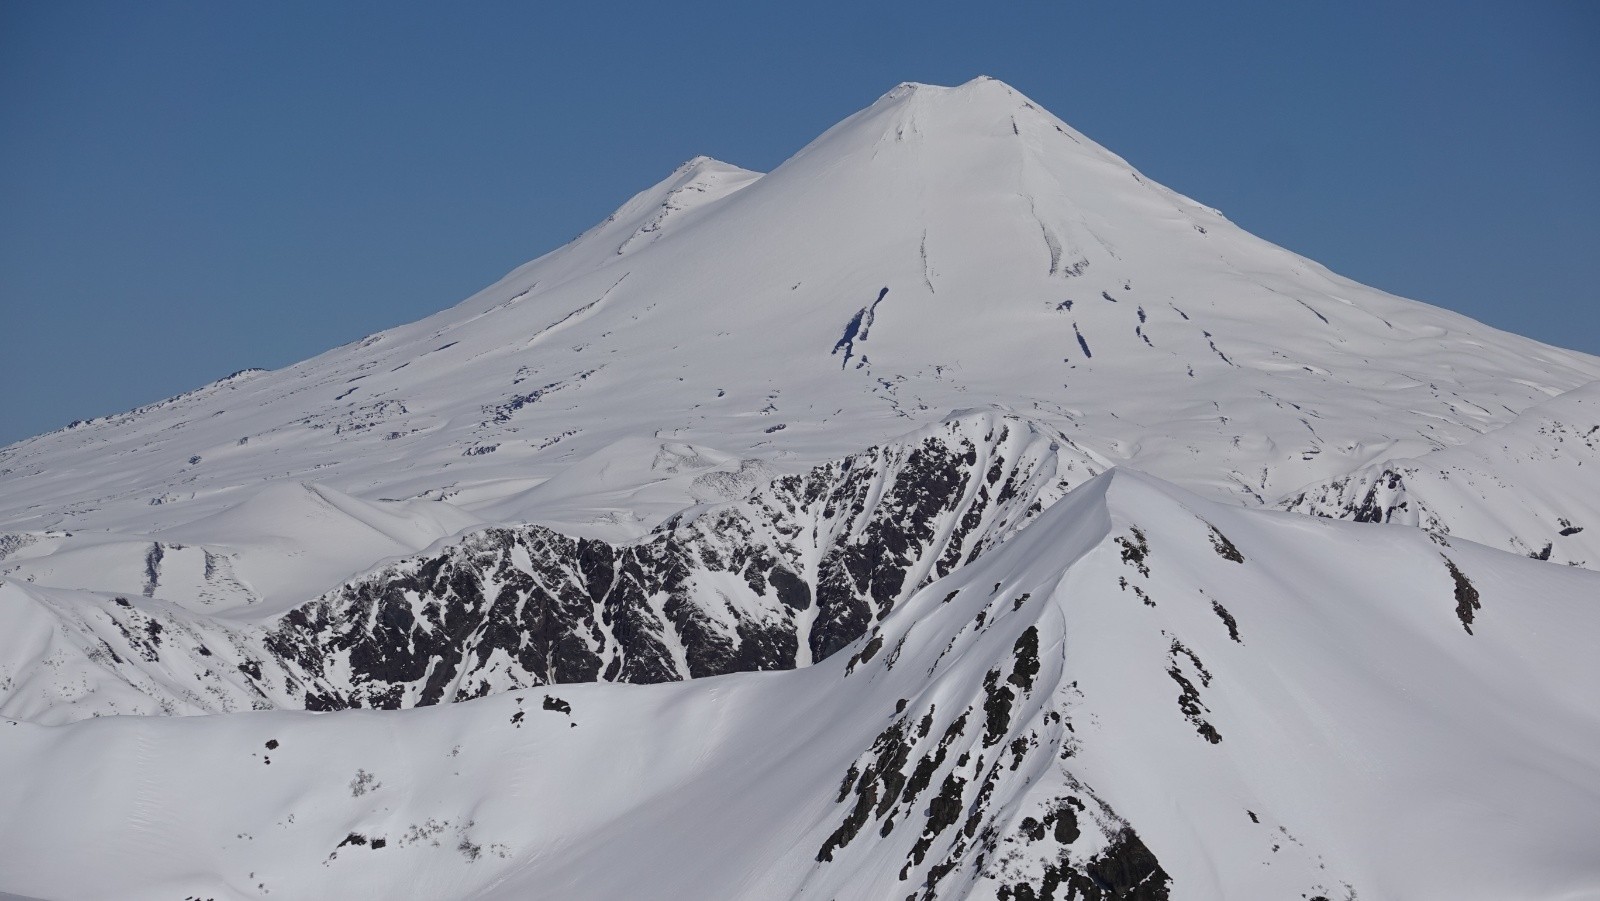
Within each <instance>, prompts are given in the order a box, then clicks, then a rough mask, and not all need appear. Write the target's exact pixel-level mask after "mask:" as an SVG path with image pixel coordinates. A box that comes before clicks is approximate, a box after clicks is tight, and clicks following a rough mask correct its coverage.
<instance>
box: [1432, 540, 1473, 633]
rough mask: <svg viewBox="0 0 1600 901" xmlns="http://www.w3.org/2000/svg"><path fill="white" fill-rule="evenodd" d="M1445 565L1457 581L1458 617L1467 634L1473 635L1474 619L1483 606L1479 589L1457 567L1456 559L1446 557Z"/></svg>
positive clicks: (1452, 577) (1451, 576)
mask: <svg viewBox="0 0 1600 901" xmlns="http://www.w3.org/2000/svg"><path fill="white" fill-rule="evenodd" d="M1440 556H1443V555H1440ZM1444 565H1445V566H1446V567H1447V568H1448V569H1449V570H1450V578H1451V579H1453V580H1454V581H1455V595H1456V619H1459V620H1461V628H1463V629H1466V630H1467V634H1468V635H1471V634H1472V620H1473V618H1474V616H1475V615H1476V612H1477V611H1478V610H1479V609H1480V608H1482V607H1483V604H1482V603H1481V602H1480V601H1479V600H1478V589H1477V587H1476V586H1474V585H1473V584H1472V582H1471V581H1470V580H1468V579H1467V577H1466V575H1465V574H1463V573H1462V572H1461V570H1460V569H1458V568H1457V567H1456V564H1455V561H1453V560H1451V559H1450V558H1449V557H1444Z"/></svg>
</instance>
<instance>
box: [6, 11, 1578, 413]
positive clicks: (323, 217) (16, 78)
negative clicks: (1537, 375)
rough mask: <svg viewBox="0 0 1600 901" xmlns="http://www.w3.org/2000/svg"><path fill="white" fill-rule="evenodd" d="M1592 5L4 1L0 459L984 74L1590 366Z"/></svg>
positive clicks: (1287, 228)
mask: <svg viewBox="0 0 1600 901" xmlns="http://www.w3.org/2000/svg"><path fill="white" fill-rule="evenodd" d="M1597 48H1600V3H1596V2H1592V0H1522V2H1511V0H1503V2H1495V3H1489V2H1474V0H1452V2H1449V3H1441V2H1438V0H1427V2H1401V0H1395V2H1385V3H1360V2H1355V3H1352V2H1344V3H1284V2H1281V0H1274V2H1211V3H1195V2H1190V0H1184V2H1155V0H1026V2H1000V0H997V2H991V3H975V2H970V0H969V2H965V3H959V4H954V3H943V2H927V0H925V2H919V3H908V2H900V3H864V2H848V3H833V2H814V3H785V4H767V3H748V2H744V3H735V2H727V3H698V4H691V3H658V2H651V3H645V2H638V3H631V2H611V3H560V4H558V3H544V2H525V3H499V2H487V0H474V2H470V3H449V4H445V3H438V4H431V5H421V4H408V3H398V2H383V3H366V2H356V0H339V2H335V3H325V2H293V0H274V2H271V3H244V2H210V0H206V2H193V3H168V2H153V0H140V2H137V3H129V2H120V0H118V2H96V3H85V2H73V0H32V2H18V0H0V335H4V337H5V346H4V350H3V352H0V380H3V382H4V389H3V391H0V443H3V442H6V441H12V440H16V439H20V438H23V437H26V436H28V435H31V434H35V433H38V432H42V431H47V430H50V429H53V428H57V427H60V426H63V425H65V424H66V423H68V422H69V421H71V420H73V419H79V418H88V417H92V416H97V415H103V414H106V413H111V412H116V411H119V410H123V409H127V408H129V407H132V406H136V405H138V404H141V403H147V402H150V401H155V400H158V399H161V398H163V397H167V396H170V395H172V394H176V393H179V392H181V391H185V390H188V389H190V388H194V387H198V386H199V385H201V384H204V383H206V382H208V381H211V380H213V379H216V378H218V377H220V376H223V375H226V374H228V373H230V372H233V371H234V370H237V369H242V368H245V367H249V366H260V367H266V368H275V367H280V366H284V365H288V364H290V363H293V362H295V361H297V360H300V359H303V358H306V357H309V356H312V355H314V354H316V353H318V352H320V351H322V350H325V349H327V348H330V347H333V346H335V345H338V344H341V343H343V342H346V341H349V340H352V339H355V338H359V337H361V336H363V335H365V334H368V333H370V332H373V331H376V330H379V329H382V328H387V327H389V326H393V325H397V324H400V323H402V322H407V321H410V320H413V319H416V318H419V317H421V316H423V315H425V314H428V313H431V312H434V311H436V310H439V309H443V308H445V307H447V306H450V305H452V304H454V303H455V302H457V301H459V300H461V299H462V298H464V297H466V296H467V295H468V294H471V293H472V292H473V291H475V290H477V289H478V288H481V287H483V286H484V285H487V284H489V283H490V282H493V281H494V280H496V279H497V278H498V277H499V276H501V275H502V274H504V273H505V272H506V271H508V270H510V269H511V268H513V267H514V266H516V265H517V264H519V263H521V262H523V261H525V260H528V259H531V258H533V257H535V256H537V255H539V254H541V253H543V252H545V251H547V250H550V249H552V248H554V247H556V246H558V245H560V244H562V243H564V242H565V241H567V240H569V239H570V238H572V237H573V236H574V235H576V234H577V233H579V232H580V231H582V230H584V229H585V228H587V227H589V226H590V225H592V224H594V223H595V222H596V221H598V220H599V219H601V218H603V217H604V216H605V215H606V214H608V213H609V212H610V211H611V210H612V209H613V208H614V207H615V206H616V205H617V204H619V203H620V202H621V201H622V200H624V199H626V198H627V197H628V196H629V195H631V194H633V193H634V192H636V191H638V190H640V189H642V188H644V187H646V186H648V185H650V184H652V183H653V182H655V181H657V180H659V179H660V178H662V177H664V176H665V175H666V174H667V172H669V171H670V170H671V169H672V168H673V167H674V166H676V165H677V164H678V163H680V162H682V161H683V160H685V159H687V158H689V157H691V156H695V155H697V154H707V155H709V156H714V157H717V158H719V159H723V160H727V161H729V162H732V163H736V164H739V165H742V166H746V167H748V168H753V169H761V170H767V169H770V168H772V167H773V166H775V165H777V164H778V163H780V162H782V161H783V159H784V158H786V157H787V156H788V155H789V154H791V153H793V152H794V151H795V150H798V149H799V148H800V147H801V146H802V145H803V144H805V143H806V142H807V141H808V140H810V139H811V138H812V137H814V136H816V135H817V134H818V133H819V132H821V131H822V130H823V129H825V128H827V127H828V126H829V125H831V124H833V123H834V122H835V121H837V120H839V119H841V118H843V117H844V116H846V115H848V114H850V113H851V112H854V111H855V110H857V109H859V108H860V107H863V106H865V105H867V104H869V103H871V102H872V101H873V100H874V99H875V98H876V97H877V96H878V95H880V94H882V93H883V92H884V91H886V90H888V89H889V88H890V87H892V86H894V85H895V84H897V83H898V82H901V81H923V82H930V83H934V84H956V83H960V82H963V81H966V80H968V79H969V78H971V77H973V76H974V75H978V74H988V75H993V76H995V77H997V78H1001V79H1003V80H1005V81H1007V82H1009V83H1011V84H1012V85H1013V86H1015V87H1016V88H1018V89H1019V90H1021V91H1022V92H1023V93H1025V94H1028V95H1030V96H1031V97H1033V98H1034V99H1035V100H1037V101H1038V102H1040V103H1041V104H1043V105H1044V106H1045V107H1046V108H1048V109H1050V110H1051V111H1052V112H1054V113H1056V114H1057V115H1059V116H1061V117H1062V118H1063V119H1065V120H1067V121H1068V122H1070V123H1071V124H1072V125H1073V126H1074V127H1076V128H1078V129H1079V130H1080V131H1083V132H1084V133H1086V134H1088V135H1089V136H1090V137H1092V138H1094V139H1095V140H1097V141H1099V142H1100V143H1102V144H1104V145H1106V146H1107V147H1109V148H1110V149H1111V150H1112V151H1114V152H1116V153H1118V154H1120V155H1122V156H1123V157H1125V158H1126V159H1128V160H1129V161H1130V162H1131V163H1133V165H1135V166H1136V167H1138V168H1140V169H1141V170H1143V171H1144V172H1145V173H1146V174H1148V175H1150V176H1151V177H1153V178H1155V179H1156V180H1157V181H1160V182H1163V183H1165V184H1166V185H1168V186H1170V187H1172V188H1174V189H1176V190H1178V191H1181V192H1183V193H1185V194H1188V195H1189V196H1191V197H1193V198H1195V199H1196V200H1199V201H1201V202H1203V203H1206V204H1208V205H1211V206H1214V207H1217V208H1219V209H1221V210H1222V211H1223V212H1224V213H1225V214H1226V215H1228V216H1229V217H1230V218H1231V219H1233V220H1234V221H1235V222H1237V223H1239V224H1240V225H1242V226H1244V227H1245V228H1247V229H1249V230H1251V231H1253V232H1255V233H1256V234H1259V235H1261V236H1262V237H1265V238H1267V239H1269V240H1272V241H1275V242H1277V243H1279V244H1282V245H1284V246H1286V247H1288V248H1290V249H1292V250H1295V251H1297V252H1299V253H1302V254H1305V255H1307V256H1309V257H1312V258H1313V259H1316V260H1318V261H1320V262H1323V263H1325V264H1327V265H1328V266H1330V267H1331V268H1333V269H1334V270H1336V271H1339V272H1341V273H1343V274H1345V275H1348V276H1350V277H1352V278H1355V279H1357V280H1359V281H1363V282H1366V283H1368V284H1372V285H1375V286H1377V287H1380V288H1384V289H1386V290H1389V291H1393V292H1395V293H1397V294H1402V295H1405V296H1408V297H1414V298H1417V299H1420V300H1426V301H1428V302H1430V303H1435V304H1438V305H1441V306H1445V307H1449V308H1452V309H1455V310H1459V311H1461V312H1464V313H1466V314H1468V315H1470V316H1473V317H1476V318H1478V319H1481V320H1483V321H1485V322H1488V323H1490V324H1492V325H1495V326H1498V327H1500V328H1504V329H1508V330H1512V331H1517V332H1521V333H1523V334H1527V335H1531V336H1533V337H1536V338H1539V339H1541V340H1544V341H1548V342H1551V343H1555V344H1559V345H1562V346H1565V347H1571V348H1576V349H1579V350H1585V351H1588V352H1590V353H1600V303H1597V301H1600V289H1597V285H1600V49H1597Z"/></svg>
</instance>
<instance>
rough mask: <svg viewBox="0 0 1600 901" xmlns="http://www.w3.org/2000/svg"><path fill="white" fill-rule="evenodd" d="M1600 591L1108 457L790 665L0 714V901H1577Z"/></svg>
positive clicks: (1593, 871) (1583, 879)
mask: <svg viewBox="0 0 1600 901" xmlns="http://www.w3.org/2000/svg"><path fill="white" fill-rule="evenodd" d="M1447 561H1448V562H1447ZM1450 567H1455V568H1456V570H1457V571H1458V572H1459V573H1461V579H1462V580H1463V581H1458V580H1457V579H1456V578H1455V577H1453V576H1452V574H1451V570H1450ZM1463 584H1465V585H1467V586H1468V587H1469V588H1470V590H1471V591H1473V592H1475V597H1476V599H1477V606H1476V607H1472V606H1471V605H1467V608H1468V609H1465V612H1463V604H1462V601H1461V596H1462V595H1461V591H1462V589H1461V587H1460V586H1461V585H1463ZM1597 589H1600V575H1597V574H1595V573H1592V572H1589V571H1586V570H1580V569H1571V568H1563V567H1553V566H1550V565H1548V564H1544V563H1540V562H1537V561H1531V560H1528V559H1526V558H1521V557H1517V556H1515V555H1510V554H1506V553H1503V552H1498V551H1493V550H1489V549H1486V548H1482V547H1478V546H1474V545H1470V544H1464V543H1460V542H1452V543H1450V544H1448V545H1442V544H1438V543H1436V542H1434V541H1432V540H1430V539H1429V538H1428V537H1427V536H1426V535H1425V534H1424V533H1422V532H1420V531H1415V530H1410V529H1406V528H1403V527H1399V526H1361V525H1354V524H1339V523H1328V522H1320V521H1316V520H1311V519H1307V518H1303V517H1297V516H1292V515H1288V514H1278V513H1270V512H1250V511H1243V510H1239V509H1237V508H1235V507H1232V506H1228V505H1221V504H1215V503H1211V502H1207V501H1204V500H1201V499H1200V498H1198V497H1196V496H1193V495H1190V494H1188V493H1186V492H1183V491H1180V490H1178V489H1175V488H1173V487H1171V486H1169V485H1165V484H1163V483H1161V482H1159V481H1155V480H1151V479H1148V478H1145V477H1137V476H1133V475H1131V474H1129V473H1127V472H1124V471H1119V472H1117V473H1115V474H1112V475H1106V476H1102V477H1100V478H1098V479H1096V480H1094V481H1091V482H1090V483H1088V484H1086V485H1084V486H1082V487H1080V488H1078V489H1077V490H1076V491H1075V492H1074V493H1072V494H1070V495H1069V496H1068V498H1067V499H1066V500H1064V501H1062V502H1061V503H1059V504H1057V505H1055V506H1054V507H1052V508H1051V509H1050V510H1048V511H1047V512H1046V513H1045V514H1044V515H1043V516H1042V518H1041V519H1040V521H1039V522H1038V523H1037V524H1035V525H1034V526H1031V527H1029V528H1028V529H1027V530H1025V531H1024V532H1023V533H1021V534H1020V535H1019V536H1017V538H1016V539H1015V540H1014V541H1012V542H1008V543H1007V544H1006V545H1005V546H1003V547H1002V548H1001V549H999V550H997V551H995V552H993V553H992V554H989V555H986V556H984V557H982V558H980V559H979V560H978V561H977V562H975V563H974V564H972V565H970V566H967V567H963V568H962V569H960V570H958V571H957V572H955V573H953V574H952V575H950V576H948V577H946V578H945V579H943V580H940V581H937V582H935V583H933V584H930V585H929V586H928V587H926V588H925V589H923V590H922V591H920V592H918V593H917V594H916V595H915V596H914V597H913V598H911V599H910V600H909V601H908V602H907V603H906V604H905V605H903V606H902V607H900V608H899V609H897V610H896V611H894V612H893V613H892V614H890V615H889V616H888V617H886V618H885V620H884V621H883V622H882V623H881V625H880V627H879V628H878V629H876V630H875V631H874V632H873V634H872V635H871V636H869V637H863V638H862V639H860V640H858V641H857V642H856V644H855V645H854V646H853V649H852V653H851V654H849V655H845V654H841V655H838V656H835V657H833V658H830V659H829V660H827V661H824V662H823V663H820V664H817V665H815V666H812V667H807V668H803V669H799V670H793V671H789V672H784V673H773V674H736V675H732V676H726V677H715V678H707V679H698V680H693V681H689V682H681V683H671V684H665V685H654V686H629V685H612V684H598V685H574V686H560V687H559V688H558V689H537V690H532V691H519V692H511V693H505V694H499V695H496V696H493V697H490V698H486V699H483V700H478V701H470V702H466V703H462V704H456V705H446V706H442V707H430V708H424V709H419V710H414V711H403V712H359V711H358V712H346V713H339V714H326V715H313V714H304V713H266V714H245V715H233V716H219V717H182V718H151V717H139V718H129V717H116V718H110V719H99V720H91V721H86V722H80V723H75V724H72V725H68V726H59V727H46V726H39V725H33V724H29V723H7V724H5V725H4V726H0V728H3V729H4V730H5V735H6V738H5V740H4V741H3V742H0V773H5V774H7V775H6V776H4V777H0V807H3V808H4V809H6V810H8V811H10V813H9V814H8V815H7V816H6V817H4V818H0V873H3V874H4V875H3V876H0V888H3V889H4V890H7V891H17V892H23V893H31V894H38V895H41V896H46V897H73V898H118V899H138V898H170V897H183V896H185V895H191V896H200V897H208V896H209V897H218V898H244V897H266V896H268V893H270V895H271V896H273V897H297V898H300V897H341V898H392V897H400V896H403V897H413V898H463V897H472V898H484V899H490V898H507V899H510V898H526V897H553V896H559V897H565V898H597V899H599V898H617V897H648V898H686V899H687V898H750V899H756V898H862V899H876V898H885V897H894V898H900V897H907V896H919V897H920V896H923V895H924V893H937V896H938V897H942V898H962V897H982V898H994V897H1004V898H1021V897H1039V895H1037V894H1024V893H1023V892H1024V889H1019V888H1018V887H1017V886H1019V885H1021V886H1030V888H1028V889H1026V891H1030V892H1031V891H1035V890H1036V889H1040V888H1042V887H1045V886H1050V885H1057V886H1059V888H1058V889H1057V892H1058V893H1057V894H1055V897H1110V896H1111V895H1110V894H1109V892H1108V891H1107V889H1108V887H1109V888H1111V889H1119V890H1128V891H1131V890H1133V889H1134V888H1135V887H1136V886H1137V887H1139V891H1140V892H1143V894H1133V895H1123V896H1124V897H1127V896H1133V897H1166V896H1167V892H1169V891H1170V894H1171V896H1172V897H1180V898H1212V897H1297V896H1299V895H1302V894H1303V895H1306V896H1308V897H1309V896H1312V895H1318V896H1325V897H1353V896H1359V897H1362V898H1432V897H1437V898H1507V897H1586V896H1593V895H1594V894H1595V893H1596V892H1600V868H1597V867H1596V865H1595V861H1596V854H1595V852H1596V850H1597V847H1596V845H1595V839H1594V836H1596V835H1600V765H1597V763H1596V760H1595V758H1594V756H1593V753H1592V750H1593V748H1594V747H1596V743H1597V742H1600V701H1597V699H1596V695H1595V693H1594V692H1593V691H1592V690H1590V686H1592V685H1594V684H1596V682H1597V679H1600V663H1597V662H1596V660H1595V658H1594V656H1593V655H1592V653H1590V650H1591V642H1590V637H1592V636H1593V635H1594V634H1596V629H1597V628H1600V609H1597V608H1596V607H1595V605H1594V604H1592V603H1587V602H1586V601H1588V600H1590V599H1592V598H1593V597H1594V596H1595V593H1596V591H1597ZM195 761H206V765H205V766H201V767H196V766H195V765H194V762H195ZM19 773H28V774H30V776H31V777H30V778H27V779H22V778H18V777H17V776H16V774H19ZM218 797H226V798H227V799H228V803H225V804H218V803H216V799H217V798H218ZM62 811H71V812H72V813H71V815H70V816H63V815H61V812H62ZM852 823H854V824H855V825H854V826H851V824H852ZM89 858H93V859H95V860H96V861H97V862H99V864H100V865H98V866H94V867H84V866H81V865H79V863H80V862H81V861H82V860H85V859H89ZM933 874H940V875H933ZM930 886H931V892H930ZM1158 890H1159V891H1158Z"/></svg>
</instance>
